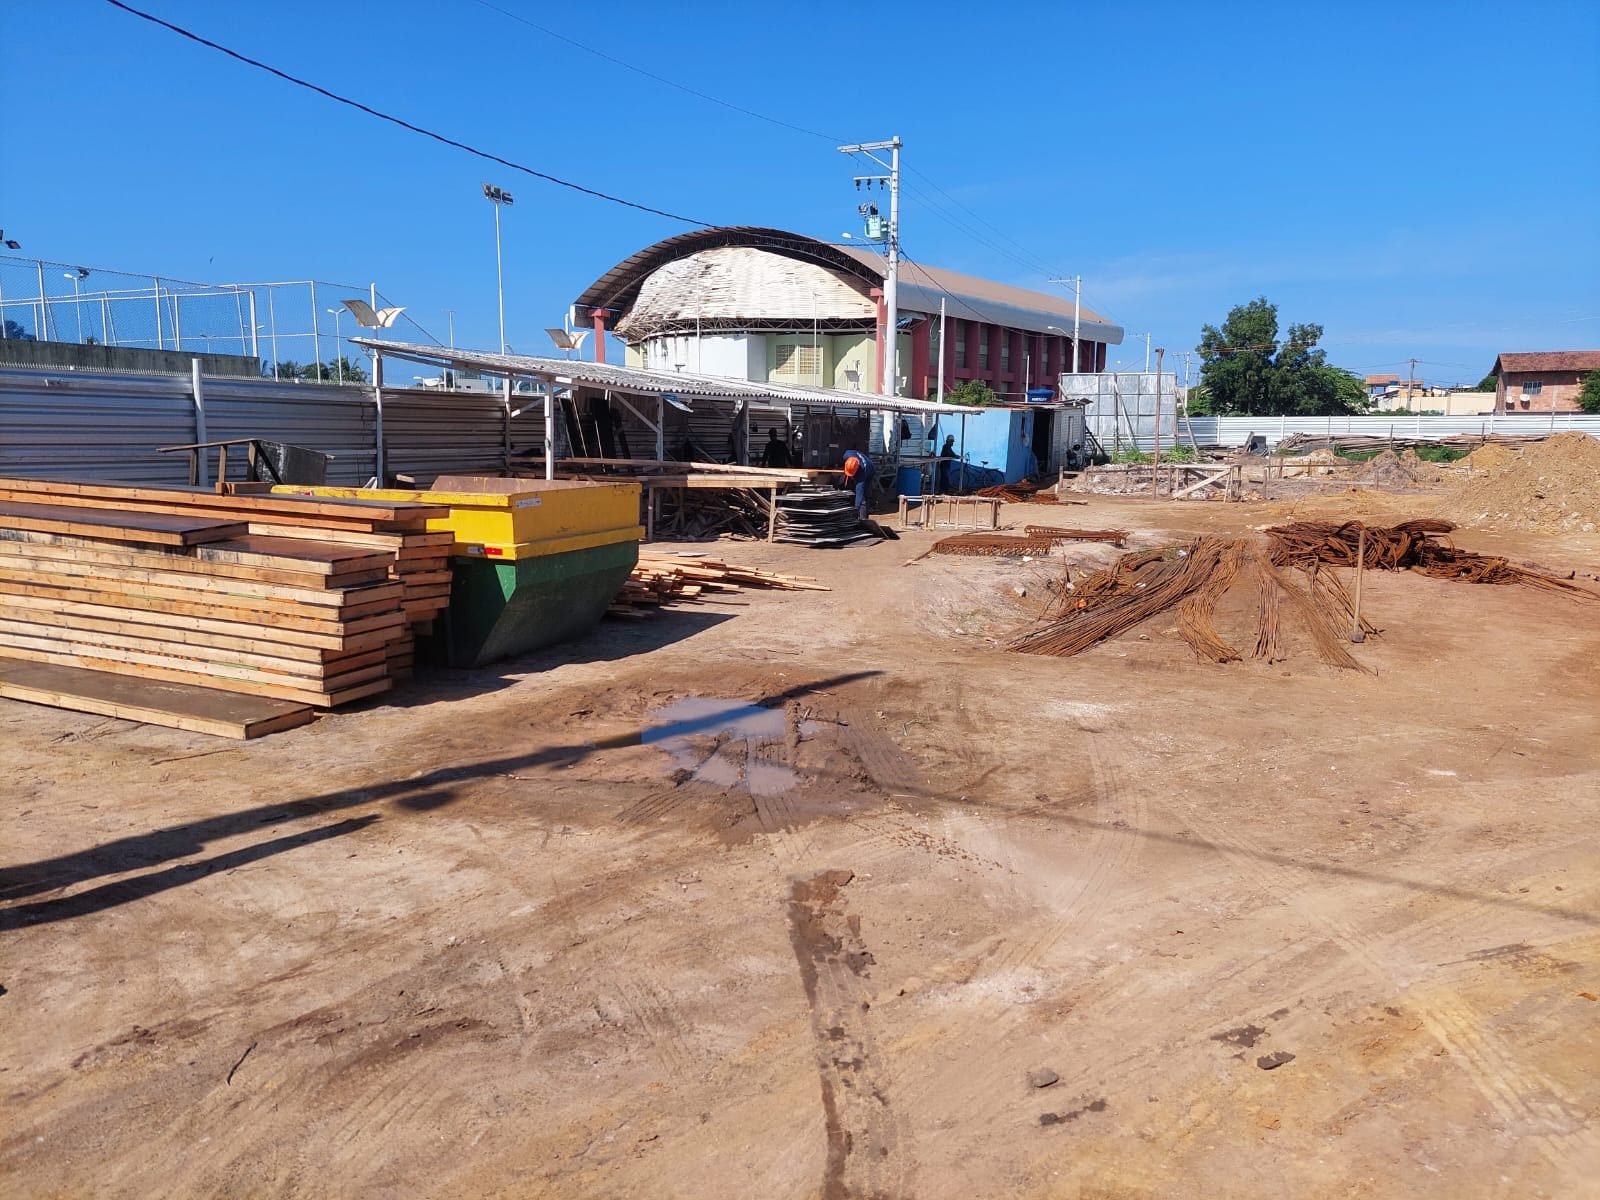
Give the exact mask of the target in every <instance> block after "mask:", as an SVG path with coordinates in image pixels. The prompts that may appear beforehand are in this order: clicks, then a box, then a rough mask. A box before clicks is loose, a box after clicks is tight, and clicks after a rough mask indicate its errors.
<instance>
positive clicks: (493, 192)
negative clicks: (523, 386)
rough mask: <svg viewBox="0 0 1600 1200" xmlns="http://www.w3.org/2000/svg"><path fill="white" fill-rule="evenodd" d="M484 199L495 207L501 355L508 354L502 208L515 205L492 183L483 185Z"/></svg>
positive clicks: (495, 256)
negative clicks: (502, 248) (502, 247)
mask: <svg viewBox="0 0 1600 1200" xmlns="http://www.w3.org/2000/svg"><path fill="white" fill-rule="evenodd" d="M483 198H484V199H485V200H487V201H488V202H489V203H490V204H492V205H494V278H495V290H496V292H497V294H498V295H499V298H500V353H501V354H504V353H505V352H506V274H505V269H504V266H503V265H502V262H501V258H500V206H501V205H502V204H512V203H515V202H514V201H513V200H512V199H511V193H510V192H508V191H506V190H505V189H503V188H498V187H495V185H494V184H492V183H486V184H484V185H483Z"/></svg>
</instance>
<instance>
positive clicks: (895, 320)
mask: <svg viewBox="0 0 1600 1200" xmlns="http://www.w3.org/2000/svg"><path fill="white" fill-rule="evenodd" d="M900 146H901V141H900V139H899V138H898V137H892V138H890V139H889V140H888V141H886V142H859V143H856V144H855V145H851V146H840V147H839V152H840V153H841V154H864V155H866V156H867V157H868V158H869V159H871V160H872V161H873V162H875V163H877V164H878V165H879V166H880V167H885V168H887V169H888V172H889V237H888V246H887V249H888V260H889V264H888V268H887V269H886V270H885V272H884V277H883V308H884V322H883V323H884V330H883V341H884V344H883V345H882V346H881V347H879V355H878V357H879V360H880V362H879V367H880V371H879V375H880V376H881V382H880V384H879V386H878V394H879V395H880V396H898V395H899V394H900V375H899V372H898V371H897V370H896V367H897V365H898V364H897V363H896V362H895V359H896V358H898V357H899V349H900V337H899V332H898V330H897V329H896V326H897V325H899V323H900V295H899V293H900ZM874 150H887V151H888V152H889V161H888V162H884V161H883V159H881V158H879V157H878V156H877V155H876V154H874V153H873V151H874Z"/></svg>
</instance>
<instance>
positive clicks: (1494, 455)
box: [1461, 442, 1521, 475]
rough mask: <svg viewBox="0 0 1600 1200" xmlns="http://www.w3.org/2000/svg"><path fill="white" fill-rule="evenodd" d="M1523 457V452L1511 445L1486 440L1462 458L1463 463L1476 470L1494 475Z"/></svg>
mask: <svg viewBox="0 0 1600 1200" xmlns="http://www.w3.org/2000/svg"><path fill="white" fill-rule="evenodd" d="M1520 457H1521V454H1520V453H1519V452H1518V451H1516V450H1513V449H1512V448H1511V447H1510V446H1502V445H1500V444H1499V443H1498V442H1485V443H1484V444H1483V445H1481V446H1479V447H1478V448H1477V449H1476V450H1474V451H1473V452H1472V453H1471V454H1469V455H1467V456H1466V457H1465V458H1463V459H1462V460H1461V465H1463V466H1469V467H1471V468H1472V469H1473V470H1474V471H1482V472H1483V473H1484V474H1486V475H1492V474H1494V472H1496V471H1499V470H1501V469H1503V468H1505V467H1509V466H1510V465H1511V464H1512V463H1514V462H1516V461H1517V460H1518V459H1519V458H1520Z"/></svg>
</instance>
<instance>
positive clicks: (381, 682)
mask: <svg viewBox="0 0 1600 1200" xmlns="http://www.w3.org/2000/svg"><path fill="white" fill-rule="evenodd" d="M0 658H9V659H21V660H23V661H26V662H46V663H51V664H54V665H56V666H65V667H84V668H87V669H88V670H92V671H109V672H111V673H113V674H117V675H131V676H135V677H138V678H140V679H159V680H164V681H166V682H168V683H192V684H196V685H198V686H200V687H209V688H215V689H218V690H221V691H227V692H237V693H241V694H243V695H249V696H269V697H272V698H274V699H278V700H291V701H296V702H298V703H301V704H311V705H315V706H316V707H318V708H333V707H335V706H336V705H340V704H348V703H349V702H350V701H352V700H360V699H362V698H364V697H366V696H375V695H377V694H378V693H379V692H385V691H388V690H389V686H390V685H389V680H388V679H387V678H386V677H384V676H383V674H382V671H383V668H382V667H378V668H375V669H374V677H373V678H369V679H366V680H364V681H361V682H355V683H352V684H350V685H348V686H344V685H341V687H340V689H339V690H338V691H334V692H324V691H313V690H310V689H308V688H301V687H287V686H284V685H282V684H278V683H265V682H261V681H259V680H253V679H243V678H232V679H223V678H222V677H219V676H214V675H206V674H203V673H201V672H198V671H191V670H185V669H179V668H175V667H159V666H152V665H150V664H145V663H130V662H126V661H121V660H115V659H106V658H95V657H88V656H84V657H79V656H76V655H70V654H61V653H57V652H54V651H43V650H25V649H20V648H18V647H15V646H7V645H5V644H4V643H0Z"/></svg>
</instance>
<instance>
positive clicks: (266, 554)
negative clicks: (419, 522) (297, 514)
mask: <svg viewBox="0 0 1600 1200" xmlns="http://www.w3.org/2000/svg"><path fill="white" fill-rule="evenodd" d="M194 556H195V557H196V558H198V559H200V560H202V561H204V562H218V563H236V564H238V565H240V566H249V567H271V568H276V569H278V570H281V571H303V572H304V571H310V572H317V573H320V574H323V575H341V574H344V573H346V572H349V571H370V570H374V569H379V568H381V569H384V570H387V569H388V568H389V567H390V566H391V565H392V564H393V563H394V561H395V556H394V553H392V552H389V551H384V550H379V549H377V548H375V547H369V546H351V545H347V544H342V543H339V542H324V541H317V540H315V539H311V538H294V537H264V536H262V535H260V534H248V533H247V534H244V535H242V536H239V537H232V538H228V539H226V540H225V541H219V542H212V543H209V544H208V545H205V546H197V547H196V548H195V551H194Z"/></svg>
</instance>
